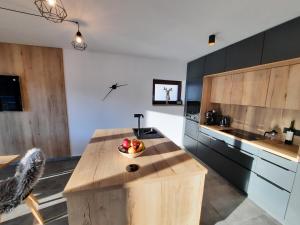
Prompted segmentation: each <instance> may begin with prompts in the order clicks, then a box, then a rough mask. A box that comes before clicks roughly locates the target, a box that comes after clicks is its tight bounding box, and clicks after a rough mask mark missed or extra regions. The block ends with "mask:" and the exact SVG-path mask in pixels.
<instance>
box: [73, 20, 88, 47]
mask: <svg viewBox="0 0 300 225" xmlns="http://www.w3.org/2000/svg"><path fill="white" fill-rule="evenodd" d="M75 23H76V24H77V32H76V35H75V37H74V40H73V41H72V42H71V44H72V46H73V48H75V49H76V50H80V51H84V50H85V49H86V48H87V44H86V43H85V41H84V38H83V36H82V34H81V32H80V30H79V23H78V22H77V21H75Z"/></svg>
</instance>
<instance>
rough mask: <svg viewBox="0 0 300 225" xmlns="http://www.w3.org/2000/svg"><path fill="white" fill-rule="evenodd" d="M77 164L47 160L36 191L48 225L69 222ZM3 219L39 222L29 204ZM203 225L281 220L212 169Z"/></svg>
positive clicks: (11, 223)
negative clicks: (68, 195)
mask: <svg viewBox="0 0 300 225" xmlns="http://www.w3.org/2000/svg"><path fill="white" fill-rule="evenodd" d="M76 163H77V159H73V160H65V161H58V162H49V163H47V165H46V171H45V175H44V176H43V178H42V179H41V181H40V182H39V184H38V185H37V187H36V188H35V190H34V194H35V195H36V196H37V198H38V199H39V201H40V203H41V213H42V214H43V216H44V218H45V220H46V221H47V224H48V225H68V219H67V207H66V203H65V200H64V198H63V197H62V190H63V188H64V186H65V185H66V182H67V181H68V179H69V177H70V175H71V173H72V170H73V169H74V168H75V166H76ZM13 173H14V167H9V168H6V169H4V170H0V179H4V178H6V177H7V176H12V175H13ZM2 220H3V223H2V224H3V225H32V224H35V222H34V221H33V217H32V215H31V213H30V211H29V210H28V208H27V207H26V206H25V205H21V206H19V207H18V208H17V209H15V210H14V211H13V212H11V213H10V214H6V215H3V216H2ZM104 225H105V224H104ZM107 225H110V224H107ZM141 225H142V224H141ZM200 225H279V223H278V222H276V221H275V220H274V219H272V218H271V217H270V216H269V215H268V214H266V213H265V212H264V211H263V210H262V209H260V208H259V207H257V206H256V205H255V204H254V203H253V202H252V201H250V200H249V199H247V198H245V196H244V195H243V194H241V193H240V192H239V191H238V190H236V189H235V188H234V187H232V186H231V185H230V184H229V183H228V182H227V181H226V180H224V179H223V178H222V177H220V176H219V175H218V174H216V173H215V172H214V171H213V170H211V169H210V170H209V173H208V175H207V179H206V183H205V193H204V200H203V209H202V219H201V224H200Z"/></svg>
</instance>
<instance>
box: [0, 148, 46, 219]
mask: <svg viewBox="0 0 300 225" xmlns="http://www.w3.org/2000/svg"><path fill="white" fill-rule="evenodd" d="M44 167H45V156H44V154H43V152H42V151H41V150H40V149H37V148H33V149H31V150H29V151H28V152H27V153H26V155H25V156H24V157H23V158H22V160H21V161H20V163H19V165H18V167H17V169H16V173H15V176H14V177H11V178H8V179H7V180H3V181H0V214H1V213H4V212H9V211H11V210H12V209H13V208H15V207H17V206H18V205H19V204H20V203H21V202H22V201H23V200H24V199H25V198H26V197H27V196H28V195H29V194H30V193H31V191H32V189H33V187H34V186H35V185H36V183H37V182H38V179H39V178H40V177H41V176H42V175H43V172H44Z"/></svg>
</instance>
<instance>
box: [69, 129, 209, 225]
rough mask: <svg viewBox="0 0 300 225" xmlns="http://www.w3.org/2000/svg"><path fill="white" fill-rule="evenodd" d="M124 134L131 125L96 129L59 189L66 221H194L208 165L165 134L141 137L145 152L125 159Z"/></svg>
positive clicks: (75, 224) (147, 224)
mask: <svg viewBox="0 0 300 225" xmlns="http://www.w3.org/2000/svg"><path fill="white" fill-rule="evenodd" d="M124 138H129V139H133V138H135V136H134V135H133V132H132V129H130V128H126V129H108V130H96V131H95V133H94V135H93V137H92V138H91V140H90V143H89V144H88V145H87V147H86V149H85V151H84V153H83V155H82V157H81V159H80V161H79V163H78V165H77V166H76V168H75V170H74V172H73V174H72V176H71V178H70V180H69V182H68V184H67V185H66V187H65V190H64V196H65V197H66V198H67V204H68V212H69V224H70V225H84V224H91V225H98V224H99V225H100V224H115V225H121V224H122V225H124V224H131V225H140V224H143V225H152V224H178V225H179V224H189V225H196V224H199V221H200V214H201V213H200V212H201V203H202V197H203V189H204V179H205V175H206V173H207V169H206V168H205V167H204V166H202V165H201V164H199V163H198V162H197V161H196V160H194V159H193V158H192V157H191V156H189V155H188V154H187V153H186V152H185V151H184V150H182V149H180V148H179V147H178V146H177V145H175V144H174V143H173V142H172V141H170V140H169V139H168V138H159V139H147V140H143V142H144V143H145V146H146V150H145V152H144V153H143V154H142V155H141V156H139V157H138V158H135V159H129V158H126V157H124V156H122V155H121V154H120V153H119V152H118V150H117V147H118V145H120V144H121V143H122V140H123V139H124ZM133 163H134V164H138V165H139V167H140V168H139V170H138V171H136V172H133V173H129V172H127V171H126V166H127V165H129V164H133ZM187 212H188V213H187ZM87 215H89V216H87Z"/></svg>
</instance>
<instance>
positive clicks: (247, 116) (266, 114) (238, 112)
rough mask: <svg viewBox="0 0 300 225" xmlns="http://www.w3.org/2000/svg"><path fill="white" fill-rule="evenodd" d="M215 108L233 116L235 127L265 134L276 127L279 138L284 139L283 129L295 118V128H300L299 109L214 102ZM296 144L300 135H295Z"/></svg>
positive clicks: (298, 142)
mask: <svg viewBox="0 0 300 225" xmlns="http://www.w3.org/2000/svg"><path fill="white" fill-rule="evenodd" d="M213 108H215V109H217V110H219V111H220V112H221V113H222V114H223V115H228V116H230V117H231V118H232V123H231V126H232V127H233V128H238V129H243V130H246V131H250V132H254V133H259V134H264V132H265V131H269V130H272V129H274V128H275V130H276V131H278V132H279V135H278V139H280V140H283V139H284V134H283V133H282V131H283V129H284V128H286V127H289V126H290V123H291V121H292V120H295V128H296V129H297V130H299V129H300V113H299V111H298V110H288V109H271V108H264V107H254V106H241V105H227V104H213ZM294 142H295V144H298V145H300V137H298V136H295V138H294Z"/></svg>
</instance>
